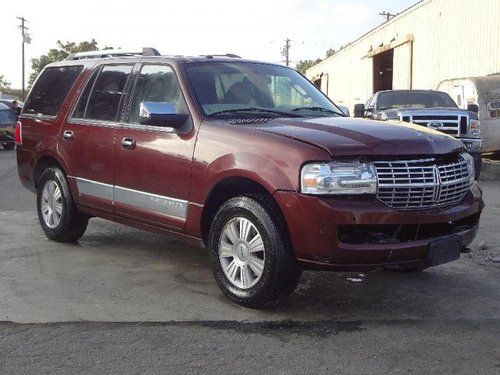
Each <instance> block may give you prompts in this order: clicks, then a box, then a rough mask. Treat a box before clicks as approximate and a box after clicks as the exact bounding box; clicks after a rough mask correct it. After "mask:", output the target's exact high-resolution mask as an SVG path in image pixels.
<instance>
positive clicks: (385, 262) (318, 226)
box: [275, 183, 484, 271]
mask: <svg viewBox="0 0 500 375" xmlns="http://www.w3.org/2000/svg"><path fill="white" fill-rule="evenodd" d="M275 198H276V201H277V202H278V204H279V205H280V207H281V210H282V211H283V214H284V217H285V219H286V222H287V225H288V229H289V232H290V236H291V241H292V246H293V249H294V252H295V255H296V257H297V259H298V261H299V263H300V264H301V265H302V266H303V267H304V268H308V269H331V270H339V271H348V270H369V269H374V268H378V267H387V266H405V265H411V264H416V263H422V262H423V261H424V258H425V257H426V255H427V253H428V251H429V244H430V243H431V242H432V241H433V240H435V239H437V238H441V237H445V236H447V235H449V234H452V233H454V234H458V235H459V236H460V238H461V247H462V248H465V247H467V246H468V245H469V244H470V243H471V242H472V240H473V239H474V237H475V235H476V233H477V224H478V222H479V216H480V213H481V210H482V209H483V207H484V203H483V200H482V197H481V189H480V188H479V186H478V185H477V183H475V184H474V185H473V187H472V189H471V190H470V191H469V193H468V194H467V196H466V197H465V198H464V200H463V201H462V202H461V203H460V204H458V205H455V206H451V207H447V208H438V209H432V210H427V211H414V212H401V211H396V210H394V209H392V208H390V207H388V206H386V205H385V204H383V203H382V202H380V201H378V200H376V199H369V200H366V199H363V198H359V199H354V198H351V199H342V198H330V197H314V196H307V195H303V194H299V193H296V192H285V191H279V192H276V193H275ZM373 228H375V229H376V230H380V232H387V229H388V228H389V229H391V228H395V229H396V230H397V228H400V232H401V231H402V232H403V233H399V234H398V235H397V236H395V237H397V239H395V238H391V239H388V238H384V237H383V235H382V236H381V237H380V241H378V240H373V239H370V240H369V241H368V240H367V241H365V240H364V239H363V236H362V233H363V231H364V230H366V231H370V230H372V229H373ZM438 228H439V230H438ZM358 229H359V230H360V231H361V232H359V233H360V234H359V236H358V235H357V232H356V230H358ZM349 230H350V231H351V233H355V234H356V235H355V236H351V237H349V236H347V237H346V236H345V232H346V231H349ZM391 230H392V229H391ZM409 231H414V232H410V233H407V232H409ZM448 232H449V233H448ZM370 238H371V237H370Z"/></svg>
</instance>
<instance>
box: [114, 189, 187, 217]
mask: <svg viewBox="0 0 500 375" xmlns="http://www.w3.org/2000/svg"><path fill="white" fill-rule="evenodd" d="M114 200H115V202H118V203H123V204H128V205H131V206H134V207H138V208H141V209H144V210H148V211H154V212H158V213H160V214H163V215H168V216H173V217H178V218H181V219H185V218H187V207H188V202H187V201H184V200H181V199H176V198H170V197H165V196H162V195H157V194H151V193H145V192H143V191H138V190H133V189H128V188H124V187H121V186H115V188H114Z"/></svg>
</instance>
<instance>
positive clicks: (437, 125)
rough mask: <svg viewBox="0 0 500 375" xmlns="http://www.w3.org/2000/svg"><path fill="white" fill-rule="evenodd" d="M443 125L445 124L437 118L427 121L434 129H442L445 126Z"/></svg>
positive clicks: (428, 125) (429, 126)
mask: <svg viewBox="0 0 500 375" xmlns="http://www.w3.org/2000/svg"><path fill="white" fill-rule="evenodd" d="M443 125H444V124H443V123H442V122H441V121H436V120H433V121H429V122H428V123H427V127H428V128H432V129H440V128H442V127H443Z"/></svg>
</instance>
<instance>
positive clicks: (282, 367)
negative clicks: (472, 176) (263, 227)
mask: <svg viewBox="0 0 500 375" xmlns="http://www.w3.org/2000/svg"><path fill="white" fill-rule="evenodd" d="M481 186H482V187H483V189H484V194H485V200H486V202H487V207H486V209H485V211H484V214H483V218H482V221H481V225H480V231H479V235H478V238H477V240H476V241H475V242H474V243H473V245H472V246H471V252H470V253H468V254H463V255H462V258H461V259H460V260H459V261H456V262H453V263H450V264H447V265H443V266H440V267H436V268H432V269H428V270H426V271H424V272H421V273H399V272H381V271H377V272H373V273H368V274H365V273H362V274H358V273H327V272H305V273H304V275H303V277H302V279H301V283H300V285H299V288H298V289H297V291H296V292H295V293H294V294H292V296H290V298H289V299H288V300H287V301H285V303H283V304H282V305H280V306H277V307H274V308H272V309H267V310H263V311H257V310H250V309H245V308H243V307H239V306H237V305H234V304H232V303H231V302H229V301H228V300H227V299H225V298H224V297H223V296H222V294H221V292H220V291H219V289H218V288H217V286H216V284H215V282H214V281H213V279H212V275H211V272H210V270H209V266H208V263H209V262H208V254H207V252H206V251H205V250H203V249H198V248H194V247H191V246H188V245H185V244H182V243H180V242H176V241H172V240H170V239H168V238H165V237H162V236H158V235H155V234H150V233H146V232H142V231H139V230H136V229H132V228H129V227H125V226H122V225H119V224H115V223H111V222H107V221H104V220H101V219H92V220H91V222H90V225H89V229H88V231H87V233H86V234H85V235H84V237H83V238H82V239H81V240H80V241H79V242H78V243H77V244H59V243H55V242H51V241H49V240H47V239H46V238H45V237H44V235H43V233H42V231H41V229H40V227H39V224H38V220H37V217H36V212H35V196H34V195H33V194H32V193H30V192H28V191H26V190H25V189H24V188H23V187H22V186H21V185H20V183H19V181H18V178H17V169H16V163H15V152H13V151H3V150H0V373H2V374H10V373H23V374H26V373H33V374H40V373H71V374H74V373H86V374H87V373H95V374H102V373H120V374H122V373H133V374H135V373H137V374H138V373H141V374H142V373H150V374H156V373H192V374H197V373H241V374H246V373H263V372H272V373H287V374H289V373H301V374H330V373H347V374H362V373H380V374H388V373H394V374H396V373H405V374H406V373H412V374H413V373H414V374H420V373H442V374H449V373H463V374H470V373H477V374H500V264H499V263H498V260H499V257H500V234H499V233H498V229H499V226H498V217H499V214H500V186H499V184H498V182H497V181H482V182H481Z"/></svg>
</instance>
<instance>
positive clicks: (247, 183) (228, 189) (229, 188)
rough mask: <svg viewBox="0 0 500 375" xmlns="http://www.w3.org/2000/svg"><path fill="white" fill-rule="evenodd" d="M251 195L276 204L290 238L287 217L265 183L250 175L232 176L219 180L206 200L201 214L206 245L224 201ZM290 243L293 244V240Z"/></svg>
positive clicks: (202, 233) (202, 232) (203, 237)
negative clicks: (211, 227) (212, 225)
mask: <svg viewBox="0 0 500 375" xmlns="http://www.w3.org/2000/svg"><path fill="white" fill-rule="evenodd" d="M251 195H258V196H262V197H264V198H265V199H266V200H267V201H268V202H269V203H271V204H272V205H273V206H274V208H275V209H276V211H277V212H278V214H279V216H280V220H281V222H282V225H283V227H284V229H285V231H286V233H285V235H286V236H287V239H290V234H289V232H288V227H287V223H286V220H285V217H284V215H283V212H282V210H281V208H280V206H279V204H278V202H277V201H276V200H275V199H274V197H273V192H271V191H269V190H268V189H267V188H266V187H264V185H263V184H261V183H259V182H257V181H256V180H254V179H252V178H250V177H243V176H230V177H225V178H223V179H221V180H220V181H219V182H217V184H216V185H214V186H213V187H212V189H211V190H210V192H209V193H208V195H207V199H206V200H205V204H204V206H203V211H202V214H201V235H202V240H203V243H204V244H205V245H207V240H208V234H209V231H210V226H211V223H212V221H213V218H214V217H215V214H216V213H217V211H218V210H219V208H220V207H221V206H222V205H223V204H224V202H227V201H228V200H229V199H231V198H235V197H238V196H251ZM289 243H290V246H291V241H290V242H289Z"/></svg>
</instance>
